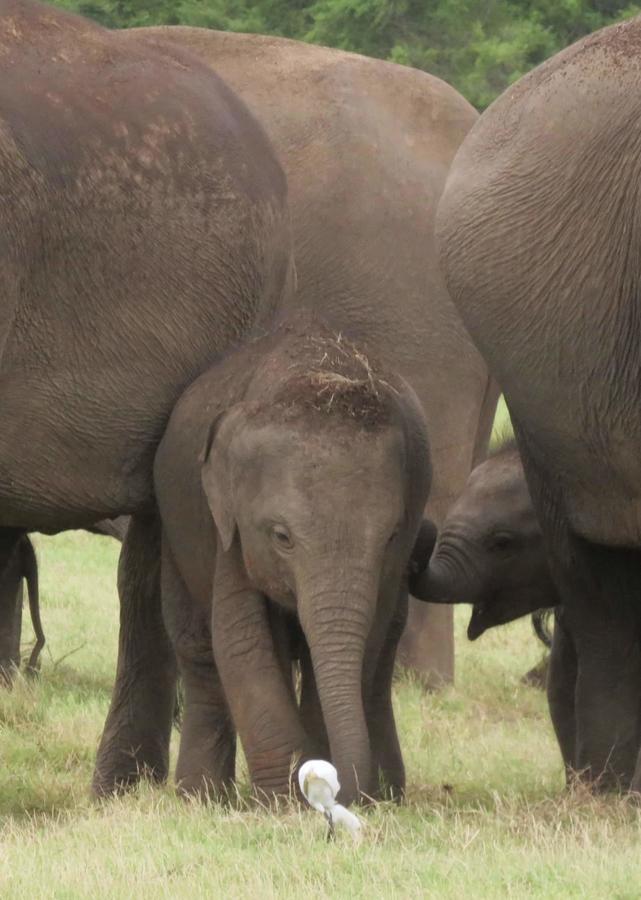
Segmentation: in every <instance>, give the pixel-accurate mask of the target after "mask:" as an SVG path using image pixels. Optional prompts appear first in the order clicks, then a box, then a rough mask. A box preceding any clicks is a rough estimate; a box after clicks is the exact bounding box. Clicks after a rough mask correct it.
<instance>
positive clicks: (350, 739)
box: [298, 575, 378, 804]
mask: <svg viewBox="0 0 641 900" xmlns="http://www.w3.org/2000/svg"><path fill="white" fill-rule="evenodd" d="M325 581H326V579H325ZM321 585H322V582H320V581H317V582H316V584H315V586H314V587H310V588H309V589H303V590H302V591H300V592H299V596H298V612H299V616H300V621H301V624H302V627H303V631H304V632H305V637H306V639H307V643H308V645H309V649H310V653H311V657H312V664H313V668H314V675H315V678H316V684H317V687H318V693H319V696H320V702H321V707H322V711H323V718H324V720H325V726H326V729H327V735H328V738H329V745H330V752H331V757H332V759H331V761H332V763H333V764H334V765H335V766H336V768H337V770H338V778H339V781H340V784H341V791H340V794H339V799H340V802H341V803H344V804H346V803H351V802H353V801H355V800H357V799H358V798H359V795H360V794H367V795H371V794H372V793H373V787H374V785H373V782H372V779H373V765H372V752H371V747H370V740H369V734H368V730H367V723H366V720H365V711H364V708H363V691H362V673H363V657H364V651H365V643H366V640H367V636H368V634H369V631H370V628H371V625H372V620H373V616H374V612H375V610H376V602H377V590H378V586H377V584H376V583H374V580H373V579H371V578H367V577H364V576H362V575H361V576H360V579H359V580H355V579H354V578H353V577H352V576H345V575H343V576H342V577H341V579H340V586H330V587H329V588H328V587H326V586H321ZM345 585H350V587H349V589H347V588H346V587H345Z"/></svg>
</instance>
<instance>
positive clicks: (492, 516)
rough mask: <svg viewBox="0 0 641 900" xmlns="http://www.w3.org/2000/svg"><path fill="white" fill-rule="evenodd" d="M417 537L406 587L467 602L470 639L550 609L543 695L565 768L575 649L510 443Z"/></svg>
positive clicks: (422, 595) (569, 755) (571, 745)
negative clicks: (438, 525) (437, 524)
mask: <svg viewBox="0 0 641 900" xmlns="http://www.w3.org/2000/svg"><path fill="white" fill-rule="evenodd" d="M419 538H420V539H419V540H418V541H417V544H416V547H415V550H414V552H413V554H412V561H411V564H410V581H409V584H410V590H411V592H412V594H413V596H415V597H417V598H419V599H421V600H429V601H430V602H432V603H438V602H444V603H470V604H472V616H471V618H470V623H469V626H468V630H467V633H468V637H469V639H470V640H476V639H477V638H478V637H480V636H481V635H482V634H483V633H484V632H485V631H487V629H489V628H493V627H495V626H497V625H503V624H506V623H507V622H512V621H514V620H515V619H518V618H520V617H521V616H524V615H527V614H528V613H534V614H535V615H538V613H539V612H540V611H542V610H546V609H549V608H554V617H555V627H554V635H553V638H552V647H551V654H550V662H549V670H548V676H547V695H548V703H549V707H550V715H551V718H552V723H553V726H554V730H555V733H556V736H557V740H558V742H559V746H560V748H561V753H562V755H563V760H564V763H565V765H566V769H567V771H570V769H571V767H572V765H573V761H574V759H575V758H576V757H575V744H576V736H575V726H574V692H575V687H576V679H577V663H576V653H575V649H574V646H573V643H572V640H571V637H570V635H569V633H568V631H567V630H566V629H565V628H564V627H563V607H562V605H561V598H560V596H559V594H558V591H557V588H556V586H555V584H554V582H553V580H552V575H551V573H550V569H549V565H548V560H547V557H546V553H545V549H544V547H543V537H542V534H541V530H540V528H539V525H538V521H537V518H536V515H535V512H534V508H533V506H532V502H531V500H530V494H529V491H528V487H527V483H526V480H525V473H524V471H523V466H522V464H521V458H520V456H519V452H518V449H517V447H516V444H515V443H513V442H509V443H507V444H505V445H503V446H502V447H500V448H499V450H498V451H497V452H495V453H494V454H493V455H492V456H490V457H489V459H487V460H486V461H485V462H483V463H481V464H480V465H479V466H477V467H476V468H475V469H474V471H473V472H472V473H471V474H470V477H469V479H468V482H467V485H466V487H465V489H464V491H463V493H462V494H461V496H460V497H459V498H458V500H457V501H456V503H454V505H453V506H452V508H451V510H450V512H449V513H448V515H447V518H446V520H445V522H444V523H443V527H442V529H441V531H440V533H439V534H438V536H437V537H436V536H435V534H434V527H433V525H432V524H431V523H424V524H423V526H422V527H421V530H420V532H419ZM432 551H433V552H432ZM536 624H537V622H536V621H535V627H536ZM539 624H542V623H540V622H539Z"/></svg>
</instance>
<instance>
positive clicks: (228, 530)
mask: <svg viewBox="0 0 641 900" xmlns="http://www.w3.org/2000/svg"><path fill="white" fill-rule="evenodd" d="M244 419H245V410H244V408H243V404H240V403H239V404H237V405H236V406H233V407H232V408H231V409H230V410H228V411H227V412H224V413H222V414H221V415H220V416H218V418H217V419H216V420H215V421H214V422H213V424H212V426H211V428H210V430H209V435H208V438H207V443H206V444H205V447H204V448H203V451H202V453H201V455H200V461H201V463H202V468H201V483H202V486H203V490H204V492H205V496H206V498H207V504H208V506H209V509H210V512H211V514H212V517H213V519H214V524H215V525H216V529H217V530H218V534H219V536H220V541H221V544H222V547H223V550H224V551H225V553H226V552H227V551H228V550H229V548H230V547H231V545H232V542H233V540H234V535H235V534H236V514H235V510H234V484H233V480H234V479H233V470H232V467H233V459H232V453H231V444H232V441H233V439H234V436H235V435H236V433H237V431H238V428H239V427H240V425H241V422H242V421H244Z"/></svg>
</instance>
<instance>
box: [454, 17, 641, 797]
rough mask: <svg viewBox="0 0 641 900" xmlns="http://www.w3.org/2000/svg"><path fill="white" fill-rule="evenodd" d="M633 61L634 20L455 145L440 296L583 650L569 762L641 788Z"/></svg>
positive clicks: (532, 83)
mask: <svg viewBox="0 0 641 900" xmlns="http://www.w3.org/2000/svg"><path fill="white" fill-rule="evenodd" d="M640 55H641V19H639V18H636V19H632V20H630V21H627V22H625V23H623V24H621V25H616V26H613V27H612V28H609V29H605V30H603V31H600V32H597V33H596V34H594V35H592V36H590V37H588V38H586V39H584V40H583V41H580V42H579V43H577V44H575V45H574V46H572V47H570V48H568V49H567V50H565V51H564V52H563V53H560V54H558V55H557V56H555V57H553V58H552V59H551V60H549V61H548V62H546V63H545V64H544V65H543V66H540V67H539V68H537V69H535V70H534V71H533V72H532V73H530V74H529V75H527V76H526V77H525V78H523V79H521V80H520V81H519V82H518V83H517V84H515V85H514V86H512V87H511V88H509V89H508V90H507V91H506V92H505V94H504V95H503V96H502V97H500V98H499V99H498V100H497V101H496V102H495V103H494V104H493V105H492V106H491V107H490V108H489V109H488V110H487V111H486V112H485V113H484V115H483V116H482V117H481V119H480V120H479V122H478V124H477V126H476V127H474V128H473V129H472V131H471V132H470V135H469V137H468V139H467V140H466V141H465V142H464V144H463V145H462V147H461V150H460V152H459V154H458V155H457V158H456V161H455V163H454V165H453V167H452V169H451V171H450V176H449V179H448V183H447V187H446V190H445V193H444V195H443V198H442V201H441V206H440V210H439V215H438V232H439V239H440V244H441V249H442V252H441V260H442V265H443V271H444V273H445V276H446V281H447V284H448V287H449V289H450V294H451V296H452V299H453V300H454V302H455V303H456V305H457V306H458V309H459V310H460V312H461V315H462V316H463V319H464V321H465V323H466V325H467V326H468V329H469V331H470V334H471V335H472V337H473V338H474V340H475V342H476V344H477V346H478V348H479V349H480V350H481V352H482V353H483V355H484V357H485V359H486V360H487V363H488V365H489V367H490V369H491V370H492V371H493V373H494V374H495V375H496V377H497V379H498V381H499V383H500V384H501V386H502V387H503V389H504V392H505V397H506V400H507V404H508V407H509V410H510V415H511V418H512V422H513V424H514V428H515V432H516V436H517V440H518V445H519V450H520V453H521V458H522V460H523V464H524V469H525V473H526V477H527V481H528V484H529V487H530V493H531V496H532V500H533V503H534V506H535V508H536V511H537V516H538V519H539V521H540V523H541V528H542V532H543V535H544V539H545V543H546V548H547V552H548V557H549V559H550V564H551V566H552V569H553V573H554V580H555V583H556V584H557V585H558V587H559V591H560V594H561V597H562V600H563V610H564V612H563V617H564V625H565V628H566V632H567V634H568V635H569V636H570V637H571V640H572V643H573V645H574V649H575V652H576V659H577V672H578V675H577V679H576V689H575V690H574V692H573V696H572V703H573V708H574V715H573V716H572V720H573V722H574V725H575V738H576V739H575V742H574V750H575V752H574V759H573V767H574V768H575V769H576V770H578V771H579V772H581V773H583V777H584V778H585V779H586V780H587V781H588V782H590V783H593V784H597V785H598V786H599V787H601V788H610V787H622V788H624V789H625V788H628V787H629V786H630V785H631V784H632V786H633V787H634V789H636V790H638V789H639V788H641V767H640V766H637V748H638V745H639V733H640V731H641V728H640V726H641V721H640V716H639V710H640V708H641V644H640V642H639V634H640V633H641V501H640V499H639V498H640V497H641V405H640V403H639V385H641V342H640V341H639V328H638V321H639V291H638V286H639V279H640V277H641V261H640V257H639V252H638V247H639V243H640V241H641V234H640V219H639V215H638V185H639V177H640V172H641V150H640V147H641V119H640V118H639V109H638V97H639V91H640V90H641V69H640V68H639V57H640ZM635 766H636V768H637V771H636V774H635Z"/></svg>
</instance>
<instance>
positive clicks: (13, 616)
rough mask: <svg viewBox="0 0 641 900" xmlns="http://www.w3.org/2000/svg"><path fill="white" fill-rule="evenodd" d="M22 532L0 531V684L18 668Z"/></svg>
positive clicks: (9, 682)
mask: <svg viewBox="0 0 641 900" xmlns="http://www.w3.org/2000/svg"><path fill="white" fill-rule="evenodd" d="M22 538H23V535H22V532H19V531H13V530H10V529H1V530H0V683H4V684H5V685H7V686H8V685H10V684H11V682H12V680H13V675H14V673H15V671H16V670H17V669H19V668H20V638H21V634H22V601H23V585H22V567H21V558H20V554H19V545H20V543H21V541H22Z"/></svg>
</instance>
